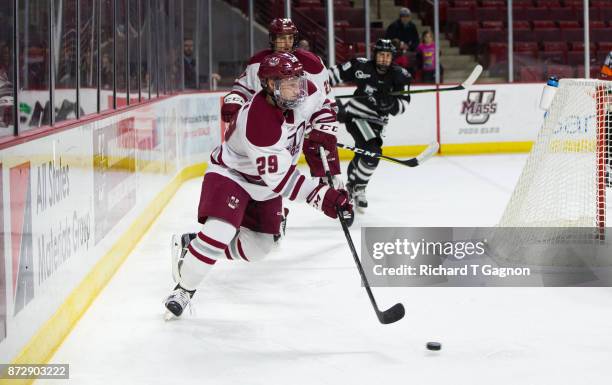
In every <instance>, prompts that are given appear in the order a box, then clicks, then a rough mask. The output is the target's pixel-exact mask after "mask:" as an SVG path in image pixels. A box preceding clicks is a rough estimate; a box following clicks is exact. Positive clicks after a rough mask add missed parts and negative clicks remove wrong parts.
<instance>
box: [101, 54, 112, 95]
mask: <svg viewBox="0 0 612 385" xmlns="http://www.w3.org/2000/svg"><path fill="white" fill-rule="evenodd" d="M101 75H102V84H100V87H101V88H102V89H105V90H112V89H113V64H112V63H111V60H110V56H109V55H108V54H107V53H105V54H102V74H101Z"/></svg>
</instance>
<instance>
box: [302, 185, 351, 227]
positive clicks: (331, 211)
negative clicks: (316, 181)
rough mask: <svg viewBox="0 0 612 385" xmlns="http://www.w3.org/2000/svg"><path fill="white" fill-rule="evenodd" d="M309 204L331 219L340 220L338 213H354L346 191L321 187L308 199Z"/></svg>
mask: <svg viewBox="0 0 612 385" xmlns="http://www.w3.org/2000/svg"><path fill="white" fill-rule="evenodd" d="M307 202H308V203H309V204H310V205H311V206H313V207H314V208H317V209H319V210H321V211H323V214H325V215H327V216H328V217H330V218H334V219H335V218H338V211H340V212H342V213H343V214H346V213H352V212H353V205H352V204H351V200H350V198H349V195H348V192H347V191H346V190H336V189H333V188H330V187H328V186H326V185H319V187H317V188H316V189H315V190H314V191H313V192H312V193H311V194H310V196H309V197H308V199H307Z"/></svg>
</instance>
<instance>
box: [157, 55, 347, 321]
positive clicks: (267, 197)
mask: <svg viewBox="0 0 612 385" xmlns="http://www.w3.org/2000/svg"><path fill="white" fill-rule="evenodd" d="M258 78H259V81H260V83H261V86H262V90H261V91H260V92H258V93H257V94H255V96H254V97H253V98H252V99H251V100H249V101H248V102H247V103H246V104H245V105H244V107H242V108H241V109H240V111H239V112H238V115H237V116H236V118H235V119H233V120H232V122H231V123H230V126H229V129H228V130H227V132H226V133H225V139H226V140H225V142H224V143H223V144H221V145H220V146H219V147H217V148H216V149H215V150H214V151H213V152H212V154H211V157H210V163H209V168H208V170H207V172H206V175H205V176H204V181H203V183H202V191H201V195H200V203H199V207H198V221H199V222H200V223H201V224H202V228H201V231H200V232H199V233H198V234H197V236H195V237H193V239H190V240H189V242H188V246H187V247H186V249H185V252H184V253H182V254H181V255H180V257H179V258H177V260H175V261H173V264H174V266H173V273H174V278H175V280H176V283H177V285H176V287H175V288H174V290H173V291H172V293H171V294H170V295H169V296H168V298H167V299H166V308H167V310H168V313H167V316H168V317H169V318H171V317H173V316H175V317H176V316H180V315H181V313H182V312H183V310H184V309H185V307H186V306H187V305H188V303H189V301H190V300H191V297H192V296H193V294H194V293H195V290H196V288H197V287H198V285H199V284H200V282H201V281H202V280H203V279H204V277H205V275H206V274H207V273H208V272H209V271H210V270H211V268H212V267H213V265H214V264H215V263H217V261H218V260H219V259H227V260H232V261H243V262H245V261H255V260H258V259H261V258H263V257H264V256H265V255H266V254H268V253H269V251H270V250H271V248H272V246H273V244H274V236H275V235H277V234H278V233H279V232H280V224H281V216H280V215H281V210H282V198H287V199H289V200H296V201H304V202H306V203H308V204H309V205H311V206H313V207H314V208H316V209H318V210H320V211H322V212H323V213H324V214H325V215H327V216H329V217H331V218H336V217H337V210H340V211H346V212H349V213H351V212H352V206H351V204H350V202H349V197H348V193H347V192H346V191H345V190H342V189H335V188H333V187H330V186H327V185H325V184H322V183H320V180H319V178H311V177H307V176H305V175H302V173H301V172H300V171H298V169H297V168H296V164H297V162H298V159H299V156H300V153H301V150H302V144H303V141H304V137H305V136H308V137H309V138H310V141H311V143H313V148H314V147H316V148H317V149H318V148H319V146H322V147H324V148H325V149H327V150H331V149H335V148H336V143H335V136H334V135H333V134H332V133H333V132H335V131H336V130H337V127H338V123H337V122H336V116H335V112H334V111H333V110H332V109H331V108H330V106H329V101H328V100H327V98H326V96H325V95H324V92H323V91H322V90H320V89H318V88H317V87H316V86H315V85H314V83H313V82H312V81H309V80H308V79H307V78H306V76H305V73H304V66H303V65H302V64H301V63H300V62H299V60H298V59H297V58H296V57H295V56H294V55H292V54H291V53H287V52H282V53H281V52H277V53H273V54H271V55H269V56H267V57H266V58H264V59H263V60H262V61H261V65H260V66H259V68H258ZM330 168H334V169H336V170H339V168H340V165H339V162H338V159H337V157H336V158H335V159H332V162H330Z"/></svg>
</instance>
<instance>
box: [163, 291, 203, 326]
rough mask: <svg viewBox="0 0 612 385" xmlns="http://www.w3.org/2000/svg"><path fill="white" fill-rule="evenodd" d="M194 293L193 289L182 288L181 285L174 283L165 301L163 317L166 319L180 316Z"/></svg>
mask: <svg viewBox="0 0 612 385" xmlns="http://www.w3.org/2000/svg"><path fill="white" fill-rule="evenodd" d="M194 294H195V290H193V291H190V290H186V289H183V288H182V287H181V285H176V286H175V287H174V290H173V291H172V293H170V295H169V296H168V298H166V301H165V305H166V309H167V311H166V315H165V317H164V318H165V319H166V321H168V320H171V319H172V318H178V317H180V316H181V314H183V311H185V309H186V308H187V307H188V306H189V303H190V301H191V298H192V297H193V295H194Z"/></svg>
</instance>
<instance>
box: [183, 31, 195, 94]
mask: <svg viewBox="0 0 612 385" xmlns="http://www.w3.org/2000/svg"><path fill="white" fill-rule="evenodd" d="M183 61H184V62H185V88H186V89H192V90H194V89H196V88H197V87H198V83H197V79H196V60H195V57H194V55H193V39H190V38H187V39H185V41H184V42H183Z"/></svg>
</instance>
